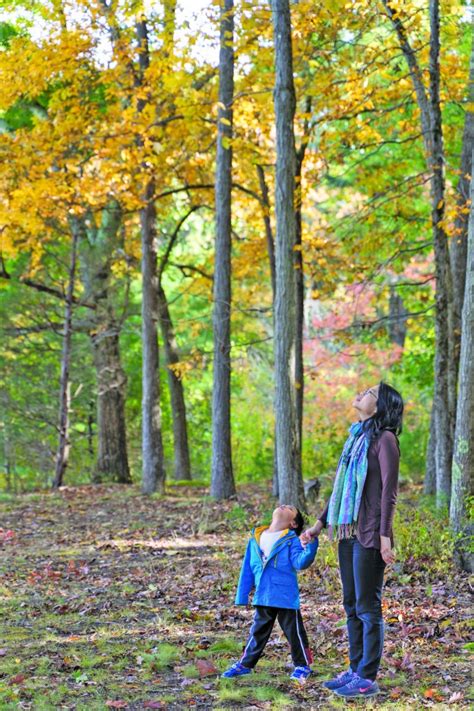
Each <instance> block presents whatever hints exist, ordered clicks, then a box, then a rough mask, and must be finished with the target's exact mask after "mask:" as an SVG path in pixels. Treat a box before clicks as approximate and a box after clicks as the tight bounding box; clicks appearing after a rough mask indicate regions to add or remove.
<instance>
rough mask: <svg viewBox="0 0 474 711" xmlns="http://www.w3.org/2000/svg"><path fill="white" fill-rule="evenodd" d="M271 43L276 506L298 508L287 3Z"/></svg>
mask: <svg viewBox="0 0 474 711" xmlns="http://www.w3.org/2000/svg"><path fill="white" fill-rule="evenodd" d="M271 7H272V17H273V36H274V44H275V88H274V105H275V119H276V152H277V159H276V188H275V209H276V241H275V263H276V292H275V309H274V338H275V345H274V353H275V421H276V453H277V468H278V481H279V499H280V502H282V503H286V504H292V505H294V506H300V507H301V506H303V507H304V492H303V491H302V487H301V486H300V485H299V477H298V473H299V471H300V468H299V463H298V457H299V456H300V453H301V449H300V441H299V435H298V423H297V413H296V390H297V388H296V383H295V379H294V374H295V370H294V363H295V349H296V316H297V314H296V283H295V261H294V254H295V252H294V247H295V244H296V220H295V210H294V205H295V168H296V155H295V137H294V127H293V120H294V114H295V105H296V100H295V88H294V83H293V57H292V46H291V15H290V6H289V2H288V0H272V3H271Z"/></svg>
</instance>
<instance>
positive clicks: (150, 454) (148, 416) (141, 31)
mask: <svg viewBox="0 0 474 711" xmlns="http://www.w3.org/2000/svg"><path fill="white" fill-rule="evenodd" d="M136 29H137V39H138V42H139V52H138V58H139V67H140V75H139V77H140V78H139V84H142V83H143V78H144V73H145V71H146V70H147V69H148V67H149V66H150V54H149V47H148V29H147V23H146V20H144V19H143V20H141V21H140V22H138V23H137V25H136ZM146 103H147V102H146V100H145V99H141V100H140V101H139V102H138V111H139V112H141V111H143V109H144V108H145V106H146ZM142 140H143V139H142V138H139V139H138V141H139V143H140V141H142ZM154 196H155V184H154V181H153V180H152V179H150V180H149V181H148V183H147V185H146V187H145V190H144V192H143V195H142V201H143V207H142V209H141V210H140V231H141V247H142V263H141V272H142V492H143V493H144V494H152V493H153V492H154V491H159V492H162V491H163V490H164V486H165V468H164V458H163V441H162V435H161V407H160V371H159V353H158V321H159V312H158V276H157V253H156V208H155V197H154Z"/></svg>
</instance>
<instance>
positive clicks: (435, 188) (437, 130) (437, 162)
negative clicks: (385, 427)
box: [429, 0, 457, 505]
mask: <svg viewBox="0 0 474 711" xmlns="http://www.w3.org/2000/svg"><path fill="white" fill-rule="evenodd" d="M439 26H440V18H439V0H430V30H431V37H430V66H429V73H430V109H431V128H432V150H433V154H432V169H433V175H432V179H431V199H432V211H431V221H432V225H433V244H434V252H435V271H436V313H435V334H436V351H437V360H435V362H436V363H437V369H436V372H435V393H434V401H435V406H436V430H435V431H436V450H435V451H436V500H437V503H438V505H442V504H445V503H448V504H449V498H450V495H451V465H452V457H453V435H454V411H455V383H456V375H457V374H456V373H455V371H454V363H453V360H452V358H451V355H452V352H451V351H450V345H452V338H451V337H450V336H452V325H453V324H452V293H451V288H452V285H451V270H450V260H449V245H448V239H447V235H446V232H445V230H444V228H443V227H442V220H443V218H444V213H445V208H444V197H445V178H444V149H443V130H442V116H441V104H440V95H439V91H440V68H439V55H440V34H439Z"/></svg>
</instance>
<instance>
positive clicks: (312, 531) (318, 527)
mask: <svg viewBox="0 0 474 711" xmlns="http://www.w3.org/2000/svg"><path fill="white" fill-rule="evenodd" d="M322 529H323V524H322V523H321V521H316V523H315V524H314V526H311V528H308V529H306V531H304V532H303V533H302V534H301V536H300V541H301V545H303V546H306V545H308V543H311V541H312V540H313V539H314V538H317V537H318V536H319V534H320V533H321V531H322Z"/></svg>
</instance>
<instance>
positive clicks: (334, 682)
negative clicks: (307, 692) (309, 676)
mask: <svg viewBox="0 0 474 711" xmlns="http://www.w3.org/2000/svg"><path fill="white" fill-rule="evenodd" d="M353 676H354V672H353V671H352V669H349V671H345V672H341V673H340V674H338V676H336V677H334V679H331V680H330V681H325V682H324V683H323V686H324V688H325V689H329V691H334V690H335V689H340V688H341V686H345V685H346V684H348V683H349V682H350V680H351V679H352V677H353Z"/></svg>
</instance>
